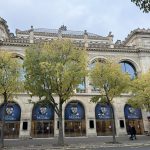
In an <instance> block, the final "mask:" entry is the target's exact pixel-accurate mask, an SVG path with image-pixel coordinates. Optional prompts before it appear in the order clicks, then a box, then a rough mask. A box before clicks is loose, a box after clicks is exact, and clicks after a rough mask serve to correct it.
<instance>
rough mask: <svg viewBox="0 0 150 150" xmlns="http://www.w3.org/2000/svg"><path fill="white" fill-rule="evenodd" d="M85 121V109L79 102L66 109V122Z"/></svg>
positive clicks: (72, 103)
mask: <svg viewBox="0 0 150 150" xmlns="http://www.w3.org/2000/svg"><path fill="white" fill-rule="evenodd" d="M82 119H85V111H84V107H83V106H82V104H81V103H79V102H71V103H69V104H68V105H67V106H66V108H65V120H82Z"/></svg>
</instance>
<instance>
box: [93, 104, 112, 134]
mask: <svg viewBox="0 0 150 150" xmlns="http://www.w3.org/2000/svg"><path fill="white" fill-rule="evenodd" d="M111 109H112V107H111V106H110V105H107V104H101V103H98V104H97V105H96V107H95V118H96V132H97V136H108V135H112V127H111V122H112V113H111V112H112V111H111Z"/></svg>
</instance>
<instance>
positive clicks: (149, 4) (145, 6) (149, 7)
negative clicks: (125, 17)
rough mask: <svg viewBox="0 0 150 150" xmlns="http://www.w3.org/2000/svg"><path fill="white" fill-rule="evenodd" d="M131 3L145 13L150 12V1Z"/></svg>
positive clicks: (138, 0) (135, 0) (139, 0)
mask: <svg viewBox="0 0 150 150" xmlns="http://www.w3.org/2000/svg"><path fill="white" fill-rule="evenodd" d="M131 2H133V3H135V4H136V5H137V6H138V7H139V8H140V9H141V10H143V12H145V13H148V12H149V11H150V0H131Z"/></svg>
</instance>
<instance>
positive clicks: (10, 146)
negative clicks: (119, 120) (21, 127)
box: [5, 136, 150, 150]
mask: <svg viewBox="0 0 150 150" xmlns="http://www.w3.org/2000/svg"><path fill="white" fill-rule="evenodd" d="M116 139H117V142H118V143H117V144H111V142H112V137H74V138H73V137H72V138H70V137H69V138H65V143H67V145H68V146H65V147H64V148H62V147H58V146H55V143H57V138H50V139H26V140H20V139H17V140H5V150H56V149H60V150H64V149H66V150H73V149H78V150H79V149H96V148H101V147H125V146H126V147H127V146H143V145H145V146H146V145H147V146H150V136H137V140H133V141H131V140H129V138H128V136H124V137H116Z"/></svg>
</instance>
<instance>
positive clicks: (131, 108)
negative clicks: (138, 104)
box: [128, 107, 136, 115]
mask: <svg viewBox="0 0 150 150" xmlns="http://www.w3.org/2000/svg"><path fill="white" fill-rule="evenodd" d="M128 110H129V113H130V114H133V115H136V110H135V108H133V107H129V109H128Z"/></svg>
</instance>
